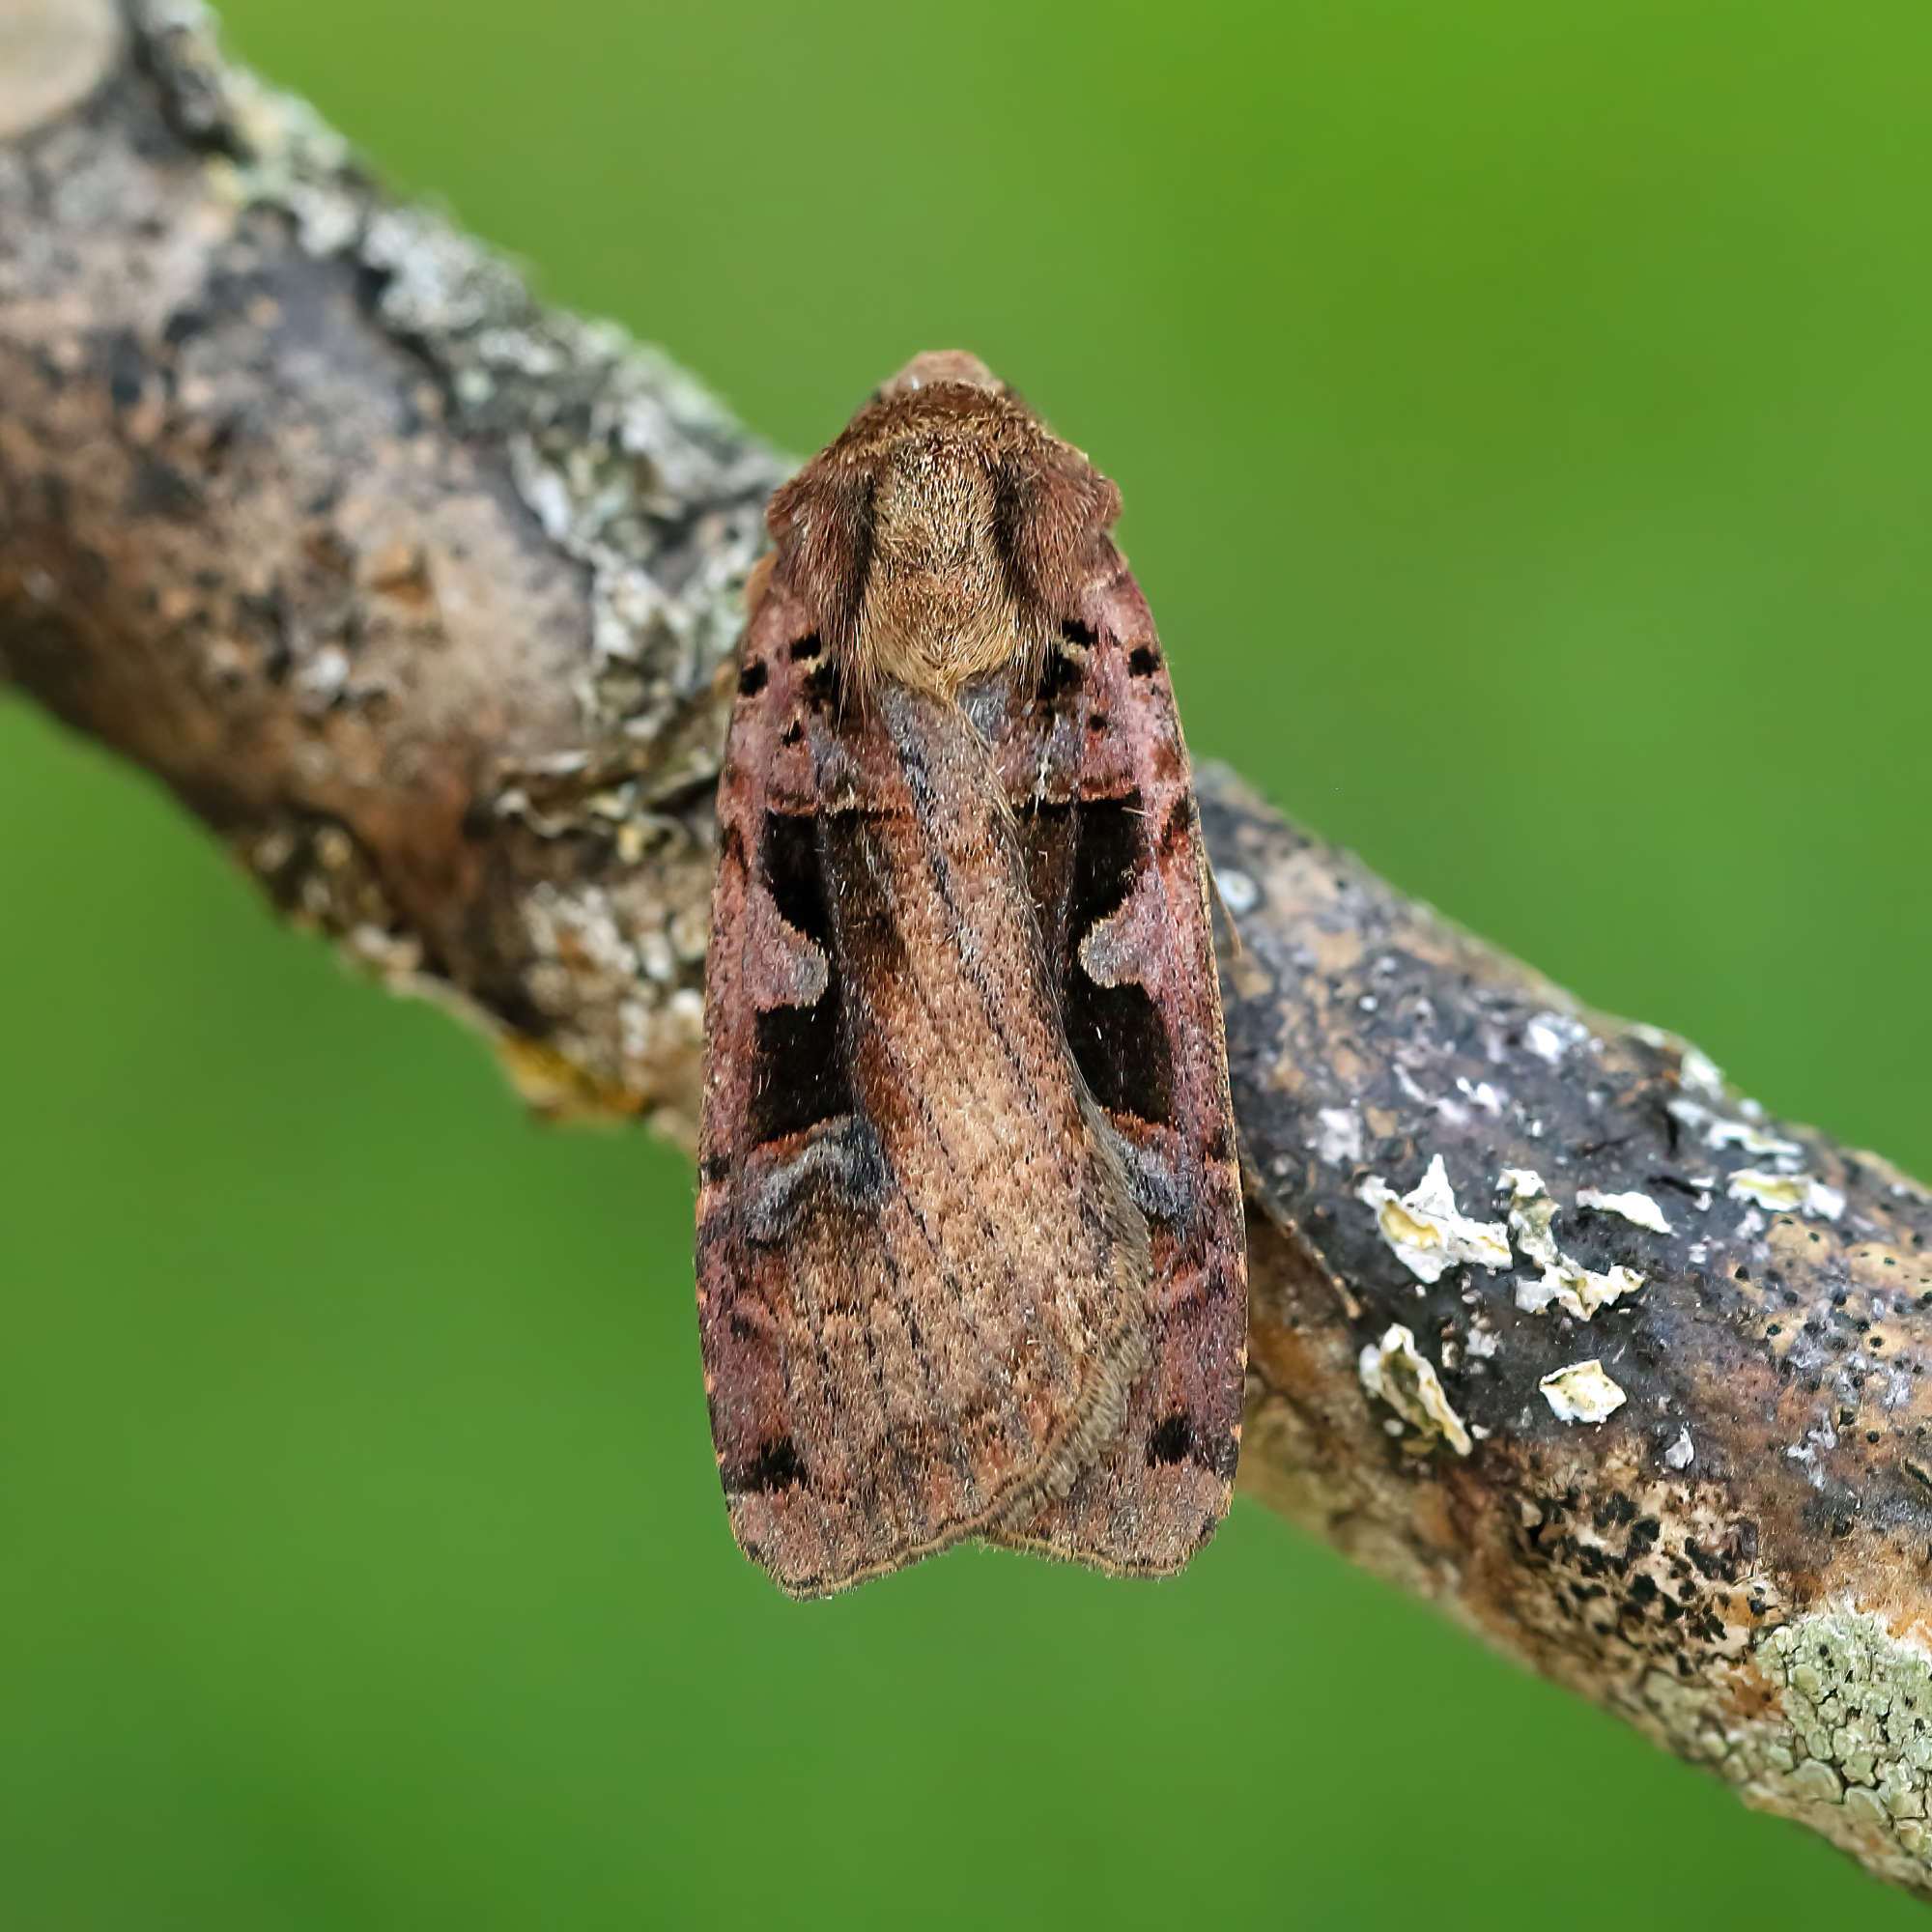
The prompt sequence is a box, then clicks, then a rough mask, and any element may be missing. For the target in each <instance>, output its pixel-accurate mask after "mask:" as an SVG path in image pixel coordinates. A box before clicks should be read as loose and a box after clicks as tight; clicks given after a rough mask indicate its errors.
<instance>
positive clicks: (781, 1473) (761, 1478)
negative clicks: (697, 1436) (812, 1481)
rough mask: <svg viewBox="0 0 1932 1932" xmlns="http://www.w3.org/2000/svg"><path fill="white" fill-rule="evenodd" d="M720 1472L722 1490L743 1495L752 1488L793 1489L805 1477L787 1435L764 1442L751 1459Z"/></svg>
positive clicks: (801, 1463) (734, 1494)
mask: <svg viewBox="0 0 1932 1932" xmlns="http://www.w3.org/2000/svg"><path fill="white" fill-rule="evenodd" d="M719 1473H720V1476H721V1477H722V1478H723V1481H724V1484H725V1494H726V1495H728V1496H740V1495H746V1494H749V1493H751V1492H754V1491H764V1490H789V1489H795V1488H796V1487H797V1486H798V1485H799V1484H801V1483H803V1482H804V1481H805V1480H806V1467H805V1463H803V1461H801V1459H800V1457H799V1453H798V1447H797V1445H796V1444H795V1443H794V1442H793V1441H792V1439H791V1437H790V1436H789V1435H781V1436H780V1437H779V1438H778V1440H777V1441H776V1442H767V1443H766V1444H765V1445H764V1446H763V1447H762V1448H761V1449H760V1450H759V1451H758V1453H757V1455H756V1456H754V1457H753V1459H752V1461H751V1462H749V1463H734V1464H732V1465H730V1466H729V1467H727V1468H725V1469H722V1470H721V1471H720V1472H719Z"/></svg>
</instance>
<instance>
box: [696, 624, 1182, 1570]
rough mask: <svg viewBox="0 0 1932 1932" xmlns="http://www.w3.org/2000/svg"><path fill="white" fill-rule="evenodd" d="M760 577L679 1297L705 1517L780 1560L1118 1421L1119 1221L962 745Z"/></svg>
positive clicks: (1016, 863) (894, 1531)
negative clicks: (690, 1275) (704, 1423)
mask: <svg viewBox="0 0 1932 1932" xmlns="http://www.w3.org/2000/svg"><path fill="white" fill-rule="evenodd" d="M811 622H812V617H811V615H810V613H807V612H805V611H802V610H801V609H799V608H798V607H797V606H796V605H793V604H791V603H789V602H788V601H787V600H786V599H785V597H784V594H783V593H782V592H781V591H774V592H772V593H770V594H769V595H768V596H767V597H766V599H765V601H764V603H763V604H762V605H761V606H760V609H759V611H758V612H757V613H756V614H755V616H754V618H753V623H752V626H751V629H750V631H749V633H748V636H747V639H746V643H745V646H744V670H743V673H742V674H741V678H740V695H739V697H738V700H737V704H736V707H735V709H734V711H733V715H732V724H731V732H730V739H729V743H728V745H727V749H726V753H725V771H724V776H723V778H722V780H721V783H720V787H719V817H720V865H719V874H718V882H717V887H716V892H715V895H714V901H713V918H712V933H711V951H710V957H709V962H708V969H707V991H706V1001H707V1005H706V1021H705V1026H706V1065H705V1089H704V1113H703V1120H702V1122H701V1126H700V1132H699V1155H700V1167H699V1173H700V1177H701V1184H700V1193H699V1198H698V1237H697V1279H698V1308H699V1326H700V1333H701V1338H702V1343H703V1350H704V1364H705V1375H706V1387H707V1390H708V1393H709V1395H710V1398H711V1413H712V1432H713V1437H714V1442H715V1446H716V1448H717V1452H718V1462H719V1469H720V1473H721V1477H722V1480H723V1482H724V1486H725V1492H726V1496H727V1499H728V1501H729V1505H730V1515H731V1523H732V1527H733V1530H734V1531H735V1532H736V1534H737V1537H738V1540H739V1542H740V1543H741V1544H742V1545H743V1547H744V1548H745V1550H746V1551H747V1553H748V1554H750V1555H751V1556H753V1558H754V1559H755V1560H756V1561H758V1562H759V1563H761V1564H762V1565H764V1567H765V1568H766V1569H767V1570H769V1571H770V1572H771V1574H772V1576H773V1577H775V1578H776V1579H777V1581H778V1582H779V1583H781V1585H782V1586H783V1587H784V1588H785V1589H787V1590H790V1591H792V1592H793V1593H795V1594H798V1595H816V1594H822V1593H826V1592H830V1591H834V1590H838V1589H842V1588H844V1587H846V1586H847V1585H849V1584H851V1583H855V1582H857V1581H859V1580H861V1579H862V1578H864V1577H869V1576H875V1575H877V1574H879V1573H880V1572H882V1571H886V1570H891V1569H895V1568H897V1567H898V1566H899V1565H901V1564H904V1563H907V1562H910V1561H911V1560H913V1559H914V1558H915V1557H918V1556H920V1555H923V1554H925V1553H926V1552H928V1551H931V1550H934V1549H938V1548H944V1547H945V1546H946V1545H948V1544H950V1543H953V1542H956V1541H957V1540H959V1539H960V1538H961V1537H964V1536H968V1535H971V1534H974V1533H976V1532H978V1531H980V1530H983V1529H984V1528H985V1527H986V1526H987V1525H988V1524H989V1523H992V1522H994V1521H996V1520H1002V1519H1004V1518H1005V1517H1007V1516H1009V1515H1016V1514H1017V1515H1028V1514H1031V1513H1032V1511H1033V1510H1034V1509H1036V1508H1037V1506H1038V1504H1039V1503H1040V1501H1041V1500H1042V1499H1043V1498H1045V1497H1047V1496H1049V1495H1052V1494H1056V1493H1060V1492H1065V1490H1066V1488H1067V1486H1068V1484H1069V1483H1071V1482H1072V1481H1074V1479H1075V1478H1076V1476H1077V1474H1078V1471H1079V1470H1080V1469H1081V1468H1083V1467H1084V1466H1086V1464H1087V1463H1090V1462H1091V1461H1092V1459H1093V1457H1094V1453H1095V1449H1096V1445H1097V1444H1098V1442H1099V1441H1100V1440H1101V1439H1102V1438H1103V1437H1106V1436H1109V1435H1114V1434H1116V1433H1118V1428H1119V1422H1120V1417H1121V1413H1122V1403H1123V1401H1124V1400H1125V1396H1126V1390H1127V1387H1128V1385H1129V1383H1130V1382H1131V1381H1132V1380H1133V1378H1135V1377H1136V1376H1137V1375H1138V1374H1139V1372H1140V1370H1141V1367H1142V1365H1143V1364H1144V1362H1145V1361H1146V1359H1147V1319H1148V1291H1147V1283H1148V1276H1149V1270H1150V1265H1151V1264H1150V1257H1149V1249H1148V1230H1147V1223H1146V1219H1145V1216H1144V1214H1143V1213H1142V1211H1141V1209H1140V1208H1138V1207H1136V1205H1135V1201H1134V1195H1133V1190H1132V1185H1131V1182H1130V1180H1129V1179H1128V1177H1127V1176H1126V1175H1125V1174H1124V1172H1123V1169H1122V1155H1121V1151H1120V1148H1119V1145H1118V1143H1117V1141H1116V1137H1115V1135H1114V1134H1113V1133H1112V1132H1111V1131H1110V1130H1109V1128H1108V1127H1107V1125H1106V1124H1105V1123H1104V1122H1103V1121H1102V1120H1101V1117H1100V1115H1099V1114H1098V1112H1097V1111H1096V1110H1095V1108H1094V1102H1093V1100H1092V1098H1091V1097H1090V1096H1089V1095H1088V1094H1087V1092H1086V1088H1085V1084H1084V1083H1083V1081H1082V1080H1081V1078H1080V1076H1079V1074H1078V1072H1077V1071H1076V1070H1075V1068H1074V1066H1073V1065H1072V1062H1071V1060H1070V1058H1069V1056H1068V1053H1067V1050H1066V1046H1065V1041H1064V1038H1063V1037H1062V1033H1061V1024H1060V1000H1059V994H1058V990H1057V987H1056V984H1055V976H1054V969H1053V968H1052V967H1050V966H1049V964H1048V962H1047V959H1046V955H1045V953H1044V952H1043V951H1042V947H1041V943H1040V938H1039V934H1038V930H1037V925H1036V923H1035V920H1034V918H1033V915H1032V911H1031V907H1030V903H1029V898H1028V888H1027V880H1026V873H1025V868H1024V861H1023V858H1022V855H1021V852H1020V848H1019V843H1018V840H1017V838H1016V836H1015V830H1014V825H1013V819H1012V814H1011V811H1010V810H1009V805H1008V802H1007V799H1006V796H1005V792H1004V790H1003V788H1002V786H1001V783H1000V781H999V779H998V776H997V774H996V773H995V771H994V769H993V765H992V762H991V759H990V755H989V753H988V749H987V747H986V746H985V745H984V744H983V743H982V742H981V740H980V738H979V736H978V735H977V733H976V732H975V731H973V730H972V728H971V727H970V726H969V725H967V723H966V721H965V719H964V717H963V716H962V714H960V713H959V712H958V711H957V710H956V709H953V708H952V707H950V706H946V705H943V704H940V703H938V702H936V701H934V700H931V699H928V698H924V697H922V696H916V695H914V694H911V693H908V692H905V691H902V690H899V689H897V688H895V687H887V688H885V689H884V690H882V691H880V692H879V693H877V694H876V696H875V697H874V699H873V700H872V703H871V705H870V707H869V709H863V710H862V709H860V708H859V707H847V708H845V709H844V710H842V711H841V708H840V706H839V704H838V699H837V697H836V696H834V695H833V694H832V693H831V691H830V690H829V688H828V687H827V685H826V682H825V680H824V677H823V675H822V664H821V662H820V661H819V657H818V654H817V653H816V652H814V651H812V650H810V649H806V650H802V651H801V650H799V649H798V646H800V645H801V643H804V642H809V640H810V639H809V634H810V624H811Z"/></svg>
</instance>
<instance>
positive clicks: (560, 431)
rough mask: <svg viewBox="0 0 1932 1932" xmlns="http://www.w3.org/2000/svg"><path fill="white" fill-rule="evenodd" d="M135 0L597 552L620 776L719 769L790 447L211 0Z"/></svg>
mask: <svg viewBox="0 0 1932 1932" xmlns="http://www.w3.org/2000/svg"><path fill="white" fill-rule="evenodd" d="M134 19H135V21H136V24H137V27H138V29H139V31H140V33H141V34H142V36H143V41H144V46H145V50H146V53H147V57H148V64H149V65H150V67H151V68H152V69H153V70H154V71H156V73H157V74H158V75H159V77H160V78H161V80H162V83H163V85H164V87H165V88H166V89H167V92H168V98H169V102H170V106H171V111H172V113H173V117H174V119H175V120H176V122H177V124H178V125H180V126H181V127H182V128H184V130H185V131H186V132H187V133H188V134H189V135H190V136H191V138H193V139H195V140H196V141H197V142H198V143H199V144H200V145H201V146H202V147H203V149H204V150H205V151H206V153H207V155H208V166H209V168H210V169H211V171H212V173H213V176H214V178H215V180H216V184H217V186H218V187H220V188H221V189H222V191H223V192H225V193H227V194H228V195H230V196H231V197H232V198H233V199H236V200H238V201H241V202H243V203H246V204H247V205H249V206H251V207H258V208H270V209H274V210H278V211H280V212H281V213H284V214H285V215H286V216H287V217H288V218H289V220H290V221H291V222H292V223H293V224H294V228H295V232H296V234H297V237H298V241H300V243H301V245H302V247H303V248H304V249H306V250H307V251H308V252H309V253H310V254H312V255H315V256H317V257H319V258H331V257H342V258H347V259H350V260H353V261H354V262H355V264H356V265H357V266H358V267H359V268H360V269H362V270H364V271H365V274H364V282H365V285H366V286H367V287H368V288H369V289H370V290H371V291H372V292H373V293H372V296H371V301H372V305H373V311H374V314H375V315H376V317H377V319H378V320H379V321H380V322H381V323H382V324H383V325H384V327H386V328H387V329H388V330H389V331H390V332H391V333H392V334H393V335H394V336H395V337H396V338H397V339H398V340H400V341H402V342H403V343H405V344H407V345H408V346H409V347H410V348H411V349H412V351H413V352H414V353H415V354H417V355H420V356H421V357H422V358H423V359H424V360H425V361H426V362H427V363H428V364H429V366H430V368H431V370H432V372H433V374H434V376H435V379H436V381H437V383H438V385H439V387H440V391H441V392H442V394H443V396H444V398H445V403H446V408H447V410H448V412H449V413H450V416H451V419H452V420H453V422H454V423H455V425H456V426H457V427H458V428H459V429H462V430H464V431H468V432H472V433H476V434H480V435H484V436H487V437H491V438H494V439H497V440H500V442H501V443H502V445H503V447H504V448H505V450H506V452H507V455H508V458H509V464H510V470H511V475H512V478H513V480H514V483H515V486H516V489H517V491H518V493H519V494H520V495H521V497H523V500H524V502H525V504H526V507H527V508H528V510H529V511H530V513H531V514H532V515H533V516H534V517H535V518H536V519H537V520H538V522H539V523H540V524H541V526H542V527H543V529H544V531H545V533H546V534H547V535H548V536H549V538H550V539H551V541H552V542H553V543H554V544H556V545H557V546H558V547H559V548H560V549H561V550H563V551H564V552H565V553H566V554H568V555H570V556H571V557H573V558H575V559H576V560H577V561H579V562H580V563H582V565H584V566H585V567H586V568H587V569H588V570H589V572H590V579H591V599H590V604H591V625H590V634H589V636H588V637H587V638H586V639H584V653H583V660H582V669H581V672H580V675H579V679H578V695H579V697H580V699H581V701H582V708H583V714H584V724H585V726H586V730H587V732H588V733H589V736H590V738H591V741H592V742H593V743H594V744H596V745H597V747H598V757H597V764H598V768H599V773H600V776H603V777H608V776H610V775H611V766H612V761H613V759H614V758H619V757H622V756H624V755H626V753H627V752H628V754H629V756H630V763H631V768H632V771H633V774H634V775H635V774H645V775H647V776H648V777H649V778H650V780H651V781H653V782H652V784H651V787H650V788H651V789H652V790H653V791H654V792H655V793H658V794H660V795H662V794H668V793H669V792H672V791H675V790H677V789H680V788H689V787H691V786H693V785H696V784H698V783H701V782H702V781H703V780H704V779H706V778H707V777H709V776H711V775H712V774H713V773H714V772H715V769H716V750H717V743H718V740H719V738H720V736H721V723H722V710H714V707H712V706H710V704H709V703H708V700H709V699H710V698H711V696H712V693H713V684H714V679H715V675H716V673H717V670H718V668H719V666H720V664H721V663H722V662H723V661H724V659H725V657H726V656H727V655H728V654H729V652H730V650H731V648H732V644H733V641H734V639H735V637H736V634H737V631H738V628H739V623H740V611H739V608H738V593H739V591H740V589H741V588H742V585H743V582H744V579H745V577H746V575H747V574H748V572H749V571H750V569H751V566H752V564H753V561H754V560H755V559H756V557H757V555H758V553H759V551H760V550H761V549H762V547H763V543H764V530H763V506H764V501H765V498H766V497H767V496H769V494H770V493H771V491H772V490H773V489H774V488H775V487H776V486H777V484H778V483H779V482H781V480H782V479H783V477H784V476H785V474H786V473H787V471H788V469H789V467H790V466H789V465H788V464H787V463H785V462H784V461H783V460H782V459H781V458H780V457H778V456H776V455H774V454H773V453H771V452H770V451H768V450H766V449H764V448H763V447H762V446H761V445H759V444H757V443H755V442H753V440H750V439H748V438H747V437H746V435H745V433H744V431H743V430H742V429H741V428H740V427H739V426H738V425H737V424H736V423H735V422H734V421H733V420H732V419H731V417H730V416H729V415H728V414H727V413H726V412H725V411H724V410H723V409H722V408H721V407H720V406H719V405H718V404H717V403H716V402H715V401H713V399H712V398H711V397H710V396H709V395H708V394H707V393H706V391H705V390H704V389H703V388H702V387H700V386H699V385H698V384H696V382H694V381H693V380H692V379H691V378H689V377H688V376H686V375H685V374H684V373H683V372H682V371H681V370H679V369H678V368H676V367H675V366H674V365H673V364H672V363H671V362H670V361H669V360H668V358H666V357H665V356H663V355H660V354H659V353H658V352H656V351H654V350H651V349H648V348H646V347H644V346H642V345H641V344H639V343H637V342H635V341H633V340H632V339H631V338H630V336H629V335H627V334H626V333H625V331H624V330H623V329H622V328H620V327H617V326H615V325H614V324H611V323H602V322H589V321H584V320H582V318H579V317H576V316H572V315H566V314H562V313H559V312H557V311H554V310H551V309H547V308H545V307H543V306H542V305H541V304H540V303H538V302H537V300H536V299H535V298H534V297H533V296H532V295H531V293H530V291H529V288H528V286H527V284H526V281H525V279H524V277H523V276H522V275H521V274H520V273H519V272H518V271H517V270H516V269H515V268H513V267H512V266H511V265H510V264H509V263H508V262H506V261H504V260H503V259H502V258H501V257H500V256H498V255H497V254H494V253H493V252H491V251H490V250H489V249H487V248H485V247H483V246H482V245H481V244H480V243H478V242H476V241H472V240H471V239H470V238H469V237H468V236H466V235H464V234H463V233H462V232H461V231H459V230H458V229H457V228H456V227H454V226H453V225H452V224H451V223H450V222H448V221H447V220H445V219H444V218H443V217H442V216H441V215H440V214H437V213H433V212H431V211H428V210H425V209H420V208H408V207H397V206H394V205H392V204H390V203H389V202H387V201H386V200H385V199H384V197H383V196H382V195H381V194H380V192H379V191H378V189H377V188H376V186H375V185H374V184H373V182H372V181H371V180H370V178H369V177H368V175H367V174H366V173H365V172H364V171H363V170H361V169H360V168H359V167H358V166H357V165H356V163H355V158H354V156H353V155H352V153H351V151H350V148H349V146H348V144H347V142H346V141H344V140H343V138H342V137H341V136H340V135H339V134H338V133H336V132H335V130H334V129H332V128H329V127H328V126H327V124H326V123H325V122H323V121H322V120H321V119H320V118H319V117H318V116H317V115H316V113H315V112H314V110H313V109H312V108H311V107H309V106H308V105H307V103H306V102H304V101H301V100H298V99H296V98H295V97H293V96H290V95H287V94H283V93H281V92H279V91H278V90H276V89H273V88H270V87H269V86H267V85H265V84H264V83H263V82H262V81H260V80H259V79H257V78H256V77H255V76H254V75H253V74H252V73H250V72H249V71H247V70H245V69H243V68H241V67H238V66H235V65H232V64H230V63H228V62H227V61H225V60H224V59H223V58H222V56H221V53H220V49H219V46H218V43H217V41H216V36H215V29H214V22H213V16H212V14H210V13H209V11H208V10H207V9H206V8H205V7H203V6H202V5H200V4H199V0H138V4H137V5H136V6H135V9H134ZM694 711H696V712H698V713H699V714H701V715H700V716H699V717H698V718H696V720H695V721H694V720H693V719H692V717H691V714H692V713H693V712H694ZM687 725H691V726H693V727H694V728H692V729H690V730H689V731H688V732H687V731H685V730H683V729H681V727H684V726H687ZM687 736H688V737H689V739H690V742H689V743H686V742H684V740H685V738H686V737H687ZM618 775H619V776H621V775H622V773H621V772H620V773H619V774H618Z"/></svg>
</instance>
